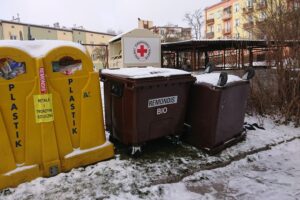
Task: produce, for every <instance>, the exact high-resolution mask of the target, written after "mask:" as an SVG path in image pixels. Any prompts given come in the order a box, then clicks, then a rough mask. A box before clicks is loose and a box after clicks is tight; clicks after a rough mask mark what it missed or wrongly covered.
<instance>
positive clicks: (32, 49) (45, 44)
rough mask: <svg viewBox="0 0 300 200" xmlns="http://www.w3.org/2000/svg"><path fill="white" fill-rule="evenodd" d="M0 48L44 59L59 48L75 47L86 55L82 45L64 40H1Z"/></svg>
mask: <svg viewBox="0 0 300 200" xmlns="http://www.w3.org/2000/svg"><path fill="white" fill-rule="evenodd" d="M0 47H11V48H16V49H19V50H21V51H24V52H26V53H28V54H29V55H31V56H32V57H35V58H40V57H43V56H45V55H46V54H47V53H48V52H50V51H51V50H53V49H55V48H58V47H73V48H76V49H79V50H81V51H82V52H84V53H86V50H85V47H84V46H82V45H81V44H78V43H74V42H71V41H62V40H29V41H23V40H22V41H20V40H0Z"/></svg>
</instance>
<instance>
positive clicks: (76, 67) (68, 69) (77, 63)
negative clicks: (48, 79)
mask: <svg viewBox="0 0 300 200" xmlns="http://www.w3.org/2000/svg"><path fill="white" fill-rule="evenodd" d="M80 70H82V62H81V60H75V59H74V58H72V57H70V56H64V57H62V58H61V59H59V60H58V61H54V62H52V71H53V72H58V73H62V74H65V75H72V74H74V73H75V72H76V71H80Z"/></svg>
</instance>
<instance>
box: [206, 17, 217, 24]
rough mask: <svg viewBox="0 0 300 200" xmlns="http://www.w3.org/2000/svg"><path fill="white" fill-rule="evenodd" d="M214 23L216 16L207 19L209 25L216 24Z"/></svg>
mask: <svg viewBox="0 0 300 200" xmlns="http://www.w3.org/2000/svg"><path fill="white" fill-rule="evenodd" d="M214 23H215V19H214V18H211V19H207V20H206V24H208V25H211V24H214Z"/></svg>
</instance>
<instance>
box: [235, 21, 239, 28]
mask: <svg viewBox="0 0 300 200" xmlns="http://www.w3.org/2000/svg"><path fill="white" fill-rule="evenodd" d="M239 25H240V19H235V26H236V27H238V26H239Z"/></svg>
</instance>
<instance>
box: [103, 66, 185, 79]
mask: <svg viewBox="0 0 300 200" xmlns="http://www.w3.org/2000/svg"><path fill="white" fill-rule="evenodd" d="M101 73H102V74H109V75H116V76H120V77H124V78H132V79H141V78H153V77H169V76H175V75H187V74H191V73H189V72H186V71H183V70H178V69H170V68H155V67H145V68H138V67H132V68H121V69H114V70H110V69H104V70H102V71H101Z"/></svg>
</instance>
